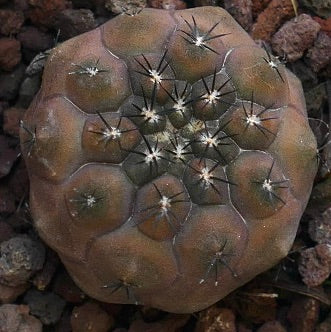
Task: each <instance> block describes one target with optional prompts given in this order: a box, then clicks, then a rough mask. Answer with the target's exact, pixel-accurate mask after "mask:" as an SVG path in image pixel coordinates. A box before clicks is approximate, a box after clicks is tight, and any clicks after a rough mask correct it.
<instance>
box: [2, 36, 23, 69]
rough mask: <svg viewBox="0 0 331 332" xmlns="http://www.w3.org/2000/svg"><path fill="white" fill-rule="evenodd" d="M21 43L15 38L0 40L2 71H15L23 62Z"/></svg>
mask: <svg viewBox="0 0 331 332" xmlns="http://www.w3.org/2000/svg"><path fill="white" fill-rule="evenodd" d="M21 58H22V54H21V43H20V42H19V41H18V40H16V39H15V38H0V69H2V70H5V71H11V70H13V69H14V68H15V67H16V66H17V65H18V64H19V63H20V61H21Z"/></svg>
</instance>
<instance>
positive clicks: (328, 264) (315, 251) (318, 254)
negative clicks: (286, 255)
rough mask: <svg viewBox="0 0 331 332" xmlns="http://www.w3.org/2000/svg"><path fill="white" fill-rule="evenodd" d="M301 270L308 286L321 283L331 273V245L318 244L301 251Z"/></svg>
mask: <svg viewBox="0 0 331 332" xmlns="http://www.w3.org/2000/svg"><path fill="white" fill-rule="evenodd" d="M299 272H300V274H301V276H302V280H303V282H304V283H305V284H306V285H307V286H308V287H316V286H319V285H321V284H322V283H323V282H324V280H326V279H327V278H328V277H329V275H330V273H331V245H329V244H318V245H317V246H315V247H314V248H308V249H306V250H303V251H301V256H300V260H299Z"/></svg>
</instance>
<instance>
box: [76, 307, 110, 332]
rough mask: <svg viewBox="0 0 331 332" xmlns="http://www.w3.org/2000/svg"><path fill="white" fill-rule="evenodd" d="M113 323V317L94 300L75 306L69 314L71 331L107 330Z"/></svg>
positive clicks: (97, 331)
mask: <svg viewBox="0 0 331 332" xmlns="http://www.w3.org/2000/svg"><path fill="white" fill-rule="evenodd" d="M113 325H114V319H113V318H112V317H111V316H109V315H108V314H107V313H106V312H105V311H104V310H102V308H101V307H100V306H99V304H97V303H96V302H87V303H85V304H83V305H82V306H80V307H75V308H74V310H73V311H72V315H71V327H72V331H73V332H81V331H90V332H107V331H110V330H111V328H112V327H113Z"/></svg>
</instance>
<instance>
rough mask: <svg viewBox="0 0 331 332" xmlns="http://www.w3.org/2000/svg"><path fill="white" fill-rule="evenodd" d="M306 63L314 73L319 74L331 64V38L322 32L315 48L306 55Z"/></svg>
mask: <svg viewBox="0 0 331 332" xmlns="http://www.w3.org/2000/svg"><path fill="white" fill-rule="evenodd" d="M306 61H307V63H308V64H309V66H310V67H311V68H312V69H313V71H314V72H319V71H320V70H321V69H323V68H325V67H326V66H327V65H329V64H330V63H331V36H329V35H327V34H326V33H325V32H320V33H319V34H318V36H317V39H316V40H315V43H314V46H313V47H312V48H310V49H309V50H308V52H307V55H306Z"/></svg>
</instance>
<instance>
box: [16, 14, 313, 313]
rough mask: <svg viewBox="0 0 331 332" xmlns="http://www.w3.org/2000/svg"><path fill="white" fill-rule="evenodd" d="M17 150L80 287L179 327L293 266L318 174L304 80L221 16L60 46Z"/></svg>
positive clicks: (154, 24) (130, 22) (110, 32)
mask: <svg viewBox="0 0 331 332" xmlns="http://www.w3.org/2000/svg"><path fill="white" fill-rule="evenodd" d="M21 144H22V150H23V154H24V157H25V160H26V163H27V166H28V170H29V176H30V180H31V190H30V205H31V211H32V215H33V218H34V222H35V226H36V229H37V230H38V232H39V234H40V236H41V237H42V238H43V239H44V240H45V241H46V242H47V243H48V244H49V245H50V246H51V247H52V248H53V249H54V250H56V251H57V252H58V254H59V255H60V257H61V259H62V261H63V263H64V264H65V266H66V267H67V269H68V271H69V272H70V274H71V275H72V277H73V278H74V280H75V281H76V282H77V284H78V285H79V286H80V287H81V288H82V289H83V290H84V291H85V292H86V293H87V294H89V295H90V296H92V297H94V298H97V299H99V300H101V301H106V302H116V303H138V304H145V305H149V306H153V307H157V308H161V309H163V310H167V311H171V312H179V313H184V312H193V311H197V310H200V309H203V308H205V307H207V306H208V305H211V304H212V303H214V302H216V301H218V300H219V299H220V298H222V297H223V296H225V295H226V294H228V293H229V292H230V291H232V290H234V289H235V288H237V287H238V286H240V285H242V284H243V283H245V282H247V281H248V280H250V279H251V278H253V277H254V276H255V275H257V274H258V273H260V272H262V271H264V270H266V269H268V268H270V267H271V266H273V265H274V264H276V263H277V262H278V261H279V260H280V259H281V258H282V257H284V256H285V255H286V254H287V252H288V250H289V248H290V247H291V244H292V242H293V239H294V236H295V233H296V229H297V226H298V222H299V219H300V217H301V214H302V212H303V210H304V208H305V205H306V203H307V200H308V197H309V194H310V190H311V186H312V182H313V178H314V175H315V172H316V166H317V165H316V158H315V157H316V142H315V138H314V136H313V134H312V132H311V130H310V128H309V125H308V121H307V115H306V110H305V103H304V98H303V94H302V90H301V85H300V83H299V81H298V79H297V78H295V77H294V76H293V74H291V73H290V72H289V71H288V70H287V69H286V68H285V67H284V65H283V64H281V63H280V62H279V61H278V59H277V58H274V57H273V56H272V55H271V54H270V53H269V52H268V51H267V50H266V49H263V48H260V47H258V46H257V45H256V44H255V43H254V41H253V40H252V39H251V38H250V37H249V36H248V35H247V34H246V33H245V32H244V31H243V30H242V29H241V28H240V27H239V25H238V24H237V23H236V22H235V21H234V19H233V18H231V16H230V15H229V14H227V13H226V12H225V11H224V10H222V9H221V8H217V7H200V8H195V9H187V10H179V11H166V10H156V9H144V10H142V11H137V12H134V13H129V12H126V13H124V14H122V15H119V16H117V17H115V18H114V19H112V20H110V21H109V22H107V23H106V24H104V25H102V26H101V27H99V28H97V29H95V30H93V31H91V32H88V33H85V34H83V35H81V36H78V37H76V38H73V39H70V40H68V41H66V42H64V43H63V44H61V45H60V46H58V47H56V48H55V49H54V50H53V52H52V53H51V55H50V57H49V59H48V63H47V66H46V68H45V71H44V76H43V82H42V88H41V90H40V91H39V94H38V95H37V96H36V98H35V100H34V102H33V104H32V105H31V106H30V108H29V110H28V111H27V113H26V115H25V118H24V120H23V122H22V123H21Z"/></svg>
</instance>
